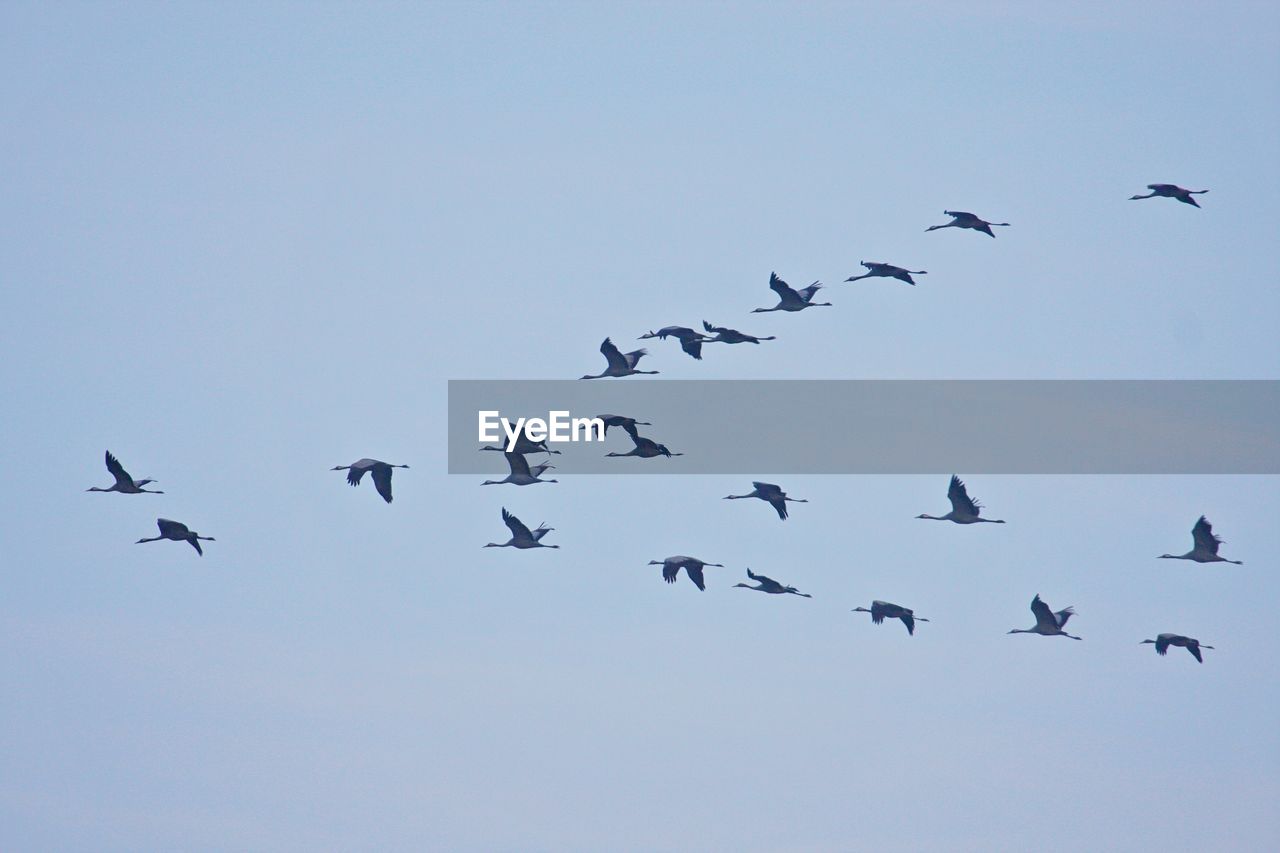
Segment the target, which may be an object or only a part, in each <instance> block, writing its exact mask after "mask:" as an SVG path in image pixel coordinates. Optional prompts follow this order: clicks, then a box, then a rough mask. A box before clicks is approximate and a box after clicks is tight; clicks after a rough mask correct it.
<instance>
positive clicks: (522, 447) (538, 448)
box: [480, 429, 560, 454]
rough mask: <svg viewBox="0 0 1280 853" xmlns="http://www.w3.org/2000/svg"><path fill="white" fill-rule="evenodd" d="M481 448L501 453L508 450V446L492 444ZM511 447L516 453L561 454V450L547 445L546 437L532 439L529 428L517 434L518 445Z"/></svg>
mask: <svg viewBox="0 0 1280 853" xmlns="http://www.w3.org/2000/svg"><path fill="white" fill-rule="evenodd" d="M480 449H481V450H496V451H498V452H500V453H506V452H507V450H508V448H506V447H496V446H494V445H492V444H486V445H485V446H484V447H482V448H480ZM510 449H511V450H513V451H515V452H516V453H525V454H528V453H556V454H559V453H560V451H559V450H552V449H551V448H549V447H547V440H546V439H545V438H544V439H542V440H541V441H533V440H532V439H530V438H529V432H528V430H523V429H522V430H520V434H519V435H517V436H516V446H515V447H513V448H510Z"/></svg>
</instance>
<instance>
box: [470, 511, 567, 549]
mask: <svg viewBox="0 0 1280 853" xmlns="http://www.w3.org/2000/svg"><path fill="white" fill-rule="evenodd" d="M502 520H503V522H504V523H505V524H506V525H507V527H509V528H510V529H511V538H510V539H509V540H507V541H506V542H490V543H489V544H488V545H485V546H484V547H486V548H559V547H560V546H559V545H543V544H542V537H543V536H546V535H547V534H548V533H550V532H551V531H552V530H555V528H554V527H547V525H546V522H543V523H542V524H539V525H538V526H537V527H536V528H534V529H533V530H530V529H529V528H528V527H526V526H525V525H524V522H522V521H521V520H520V519H518V518H516V517H515V516H514V515H512V514H511V513H509V512H507V508H506V507H505V506H504V507H503V508H502Z"/></svg>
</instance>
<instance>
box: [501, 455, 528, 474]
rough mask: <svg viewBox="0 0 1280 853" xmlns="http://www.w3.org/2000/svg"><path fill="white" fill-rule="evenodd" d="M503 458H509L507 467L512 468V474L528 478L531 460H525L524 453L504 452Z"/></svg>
mask: <svg viewBox="0 0 1280 853" xmlns="http://www.w3.org/2000/svg"><path fill="white" fill-rule="evenodd" d="M502 455H503V456H505V457H507V465H509V466H510V467H511V473H512V474H515V475H517V476H520V477H528V476H530V474H529V460H528V459H525V458H524V454H523V453H517V452H516V451H514V450H504V451H503V453H502Z"/></svg>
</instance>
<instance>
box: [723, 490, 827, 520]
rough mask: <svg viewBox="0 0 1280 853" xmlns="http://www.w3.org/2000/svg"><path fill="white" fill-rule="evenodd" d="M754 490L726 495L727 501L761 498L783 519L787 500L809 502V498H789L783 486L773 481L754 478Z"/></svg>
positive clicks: (785, 514) (785, 518)
mask: <svg viewBox="0 0 1280 853" xmlns="http://www.w3.org/2000/svg"><path fill="white" fill-rule="evenodd" d="M751 486H752V490H751V491H750V492H748V493H747V494H745V495H725V496H724V500H726V501H740V500H742V499H744V498H759V499H760V500H762V501H765V502H766V503H768V504H769V505H770V506H772V507H773V508H774V509H775V510H776V511H777V513H778V518H780V519H782V520H783V521H786V520H787V501H791V502H792V503H798V504H807V503H808V502H809V501H808V499H807V498H789V497H787V493H786V492H784V491H782V488H781V487H779V486H776V485H774V484H773V483H761V482H758V481H755V480H753V481H752V482H751Z"/></svg>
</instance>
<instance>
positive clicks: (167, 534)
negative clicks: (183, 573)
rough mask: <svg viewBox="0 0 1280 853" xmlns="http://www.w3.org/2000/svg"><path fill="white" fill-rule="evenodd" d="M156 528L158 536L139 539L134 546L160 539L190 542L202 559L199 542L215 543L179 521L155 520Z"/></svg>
mask: <svg viewBox="0 0 1280 853" xmlns="http://www.w3.org/2000/svg"><path fill="white" fill-rule="evenodd" d="M156 526H157V527H159V528H160V535H159V536H152V537H151V538H150V539H139V540H138V541H137V542H136V543H135V544H137V545H141V544H142V543H143V542H159V541H160V540H161V539H172V540H173V541H174V542H190V543H191V547H192V548H195V549H196V553H197V554H199V555H200V556H201V557H203V556H204V549H203V548H201V547H200V540H201V539H203V540H204V541H205V542H214V541H216V540H215V539H214V538H213V537H212V536H201V535H200V534H198V533H196V532H195V531H193V530H191V528H189V527H187V526H186V525H185V524H183V523H182V522H180V521H170V520H169V519H167V518H157V519H156Z"/></svg>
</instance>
